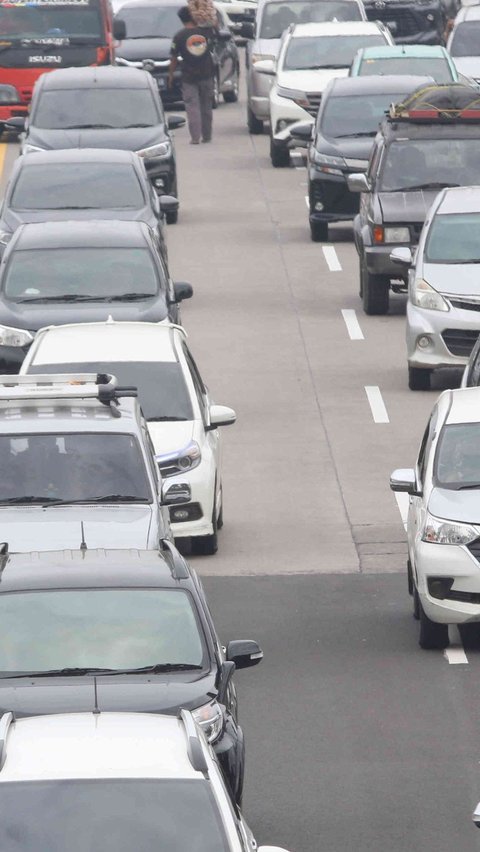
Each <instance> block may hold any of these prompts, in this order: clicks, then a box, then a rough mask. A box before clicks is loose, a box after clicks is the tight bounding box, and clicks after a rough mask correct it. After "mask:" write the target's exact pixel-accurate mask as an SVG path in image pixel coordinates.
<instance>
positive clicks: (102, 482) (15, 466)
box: [0, 374, 188, 552]
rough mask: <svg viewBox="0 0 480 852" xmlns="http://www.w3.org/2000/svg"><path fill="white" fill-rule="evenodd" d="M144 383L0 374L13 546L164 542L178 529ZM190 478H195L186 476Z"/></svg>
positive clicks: (0, 437)
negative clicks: (146, 410)
mask: <svg viewBox="0 0 480 852" xmlns="http://www.w3.org/2000/svg"><path fill="white" fill-rule="evenodd" d="M136 393H137V392H136V389H134V388H123V389H122V388H118V387H117V383H116V379H115V378H114V377H113V376H107V375H94V374H72V375H47V376H43V375H37V376H35V377H32V376H0V470H1V472H2V475H1V477H0V540H3V541H8V542H9V546H10V550H11V551H20V552H26V551H31V550H36V551H38V550H63V549H64V548H74V549H75V548H78V547H80V546H83V547H89V548H90V547H102V548H103V547H116V548H131V547H138V548H142V549H156V548H158V547H159V546H160V544H161V541H162V539H165V538H170V539H171V531H170V524H169V519H168V515H167V511H168V510H167V509H166V508H164V505H166V503H168V502H170V501H172V500H173V501H174V502H176V498H177V496H178V495H177V492H178V491H180V492H182V493H181V495H180V496H181V499H183V500H185V499H187V500H188V496H187V497H186V495H185V494H184V493H183V490H182V487H180V488H179V487H178V486H177V487H176V488H175V489H174V491H172V487H171V488H170V489H169V492H170V494H169V493H168V492H167V493H166V494H165V495H163V497H162V483H161V478H160V473H159V470H158V467H157V465H156V464H155V459H154V453H153V448H152V444H151V442H150V438H149V435H148V431H147V425H146V422H145V419H144V417H143V414H142V412H141V409H140V406H139V403H138V400H137V399H136ZM187 488H188V486H187Z"/></svg>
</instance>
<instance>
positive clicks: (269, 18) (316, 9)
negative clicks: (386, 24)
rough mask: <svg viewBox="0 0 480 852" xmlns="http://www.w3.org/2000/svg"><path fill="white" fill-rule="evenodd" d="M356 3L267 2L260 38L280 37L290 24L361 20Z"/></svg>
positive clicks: (324, 0) (332, 0)
mask: <svg viewBox="0 0 480 852" xmlns="http://www.w3.org/2000/svg"><path fill="white" fill-rule="evenodd" d="M361 20H362V16H361V14H360V9H359V7H358V5H357V4H356V3H350V2H343V0H313V2H308V0H305V2H303V3H288V2H285V0H280V2H278V3H268V5H267V6H265V9H264V11H263V16H262V24H261V30H260V38H280V36H281V35H282V33H283V31H284V30H286V29H287V27H289V26H290V24H309V23H323V21H361Z"/></svg>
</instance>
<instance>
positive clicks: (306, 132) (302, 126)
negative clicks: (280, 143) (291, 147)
mask: <svg viewBox="0 0 480 852" xmlns="http://www.w3.org/2000/svg"><path fill="white" fill-rule="evenodd" d="M313 128H314V124H313V122H309V121H299V122H298V123H295V124H292V125H291V127H289V128H288V129H289V131H290V136H291V137H292V139H295V140H297V139H298V140H299V141H300V142H310V140H311V139H312V137H313Z"/></svg>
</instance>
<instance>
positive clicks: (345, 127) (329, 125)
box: [320, 92, 405, 139]
mask: <svg viewBox="0 0 480 852" xmlns="http://www.w3.org/2000/svg"><path fill="white" fill-rule="evenodd" d="M404 94H405V93H404V92H402V93H400V92H399V93H398V94H393V93H392V92H390V93H388V94H380V95H357V96H353V97H350V96H348V97H337V98H336V97H330V98H328V100H327V101H326V103H325V106H324V109H323V112H322V115H321V124H320V129H321V131H322V133H323V134H324V135H325V136H330V137H332V138H334V139H336V138H337V137H340V136H354V135H355V134H357V133H358V134H359V135H363V134H364V133H372V134H373V133H374V132H375V131H376V130H378V125H379V124H380V122H381V121H382V119H383V117H384V116H385V112H386V110H387V109H388V107H389V105H390V104H391V103H392V101H395V100H399V99H401V98H402V97H403V95H404Z"/></svg>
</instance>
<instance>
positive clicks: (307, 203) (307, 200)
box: [305, 195, 310, 210]
mask: <svg viewBox="0 0 480 852" xmlns="http://www.w3.org/2000/svg"><path fill="white" fill-rule="evenodd" d="M305 204H306V205H307V207H308V209H309V210H310V201H309V198H308V195H306V196H305Z"/></svg>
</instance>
